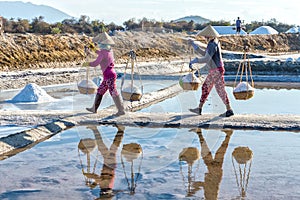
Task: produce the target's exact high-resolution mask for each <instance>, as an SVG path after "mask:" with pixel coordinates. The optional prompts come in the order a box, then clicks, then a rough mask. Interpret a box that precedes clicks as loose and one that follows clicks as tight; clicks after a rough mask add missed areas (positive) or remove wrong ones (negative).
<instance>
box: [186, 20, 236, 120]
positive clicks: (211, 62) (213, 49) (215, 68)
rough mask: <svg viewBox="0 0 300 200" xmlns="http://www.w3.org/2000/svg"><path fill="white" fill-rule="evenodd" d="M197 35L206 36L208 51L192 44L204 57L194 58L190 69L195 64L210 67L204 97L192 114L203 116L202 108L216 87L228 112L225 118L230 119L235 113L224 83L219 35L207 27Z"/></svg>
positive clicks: (203, 86) (204, 87) (202, 96)
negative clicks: (204, 64) (203, 64)
mask: <svg viewBox="0 0 300 200" xmlns="http://www.w3.org/2000/svg"><path fill="white" fill-rule="evenodd" d="M197 35H200V36H204V37H205V38H206V39H207V42H208V44H207V47H206V50H205V51H204V50H202V49H201V48H200V47H199V46H198V45H197V44H195V43H194V42H192V43H191V45H192V46H193V48H194V49H195V50H196V51H198V52H199V53H200V54H202V55H203V57H201V58H198V57H196V58H194V59H193V60H191V61H190V64H189V66H190V68H191V69H193V64H194V63H206V64H207V66H208V67H209V73H208V75H207V77H206V79H205V81H204V83H203V85H202V95H201V99H200V103H199V106H198V107H197V108H194V109H190V111H191V112H194V113H197V114H199V115H201V114H202V107H203V105H204V103H205V101H206V100H207V97H208V95H209V93H210V91H211V89H212V87H213V86H215V88H216V90H217V93H218V95H219V96H220V98H221V99H222V101H223V103H224V104H225V105H226V110H227V111H226V112H225V113H224V116H225V117H230V116H232V115H233V111H232V109H231V106H230V102H229V99H228V95H227V93H226V91H225V82H224V73H225V68H224V63H223V59H222V54H221V45H220V42H219V40H218V39H217V38H218V37H219V33H218V32H217V31H216V30H215V29H214V28H213V27H212V26H211V25H209V26H207V27H205V28H204V29H203V30H202V31H200V32H199V33H198V34H197Z"/></svg>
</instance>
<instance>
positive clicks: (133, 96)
mask: <svg viewBox="0 0 300 200" xmlns="http://www.w3.org/2000/svg"><path fill="white" fill-rule="evenodd" d="M129 62H130V63H131V94H130V96H129V97H125V95H124V94H125V93H124V92H122V91H123V86H124V83H125V77H126V71H127V68H128V66H129ZM134 67H136V68H137V70H138V75H139V80H140V85H141V95H138V94H134V93H132V91H133V86H134V85H133V83H134V81H133V80H134V78H133V75H134ZM121 92H122V97H123V99H124V100H130V101H131V102H132V101H139V100H140V99H141V98H142V96H143V94H144V86H143V83H142V78H141V76H140V71H139V69H138V67H137V64H136V54H135V52H134V51H133V50H130V52H129V58H128V60H127V63H126V67H125V71H124V75H123V77H122V81H121Z"/></svg>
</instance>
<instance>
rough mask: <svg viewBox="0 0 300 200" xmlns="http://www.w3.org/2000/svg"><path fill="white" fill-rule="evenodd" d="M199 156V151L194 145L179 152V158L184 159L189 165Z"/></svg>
mask: <svg viewBox="0 0 300 200" xmlns="http://www.w3.org/2000/svg"><path fill="white" fill-rule="evenodd" d="M199 158H200V152H199V150H198V149H197V148H196V147H187V148H184V149H183V150H182V151H181V152H180V154H179V160H183V161H186V162H187V163H188V164H190V165H192V164H193V163H194V162H195V161H196V160H198V159H199Z"/></svg>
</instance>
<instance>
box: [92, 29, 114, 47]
mask: <svg viewBox="0 0 300 200" xmlns="http://www.w3.org/2000/svg"><path fill="white" fill-rule="evenodd" d="M93 42H99V43H101V44H110V45H112V44H115V42H114V41H113V39H112V38H111V37H110V36H109V35H108V34H107V33H106V32H104V33H100V34H99V35H97V36H96V37H94V38H93Z"/></svg>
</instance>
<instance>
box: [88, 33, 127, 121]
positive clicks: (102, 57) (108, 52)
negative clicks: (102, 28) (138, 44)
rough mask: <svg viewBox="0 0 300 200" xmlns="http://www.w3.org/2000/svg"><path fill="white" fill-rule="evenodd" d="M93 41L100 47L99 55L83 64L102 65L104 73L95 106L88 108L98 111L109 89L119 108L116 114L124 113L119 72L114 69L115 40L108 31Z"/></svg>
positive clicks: (94, 111) (97, 51)
mask: <svg viewBox="0 0 300 200" xmlns="http://www.w3.org/2000/svg"><path fill="white" fill-rule="evenodd" d="M93 42H94V43H96V44H97V45H98V47H99V48H100V49H99V50H96V53H97V55H98V56H97V58H96V60H94V61H93V62H85V63H83V66H91V67H96V66H97V65H100V67H101V71H102V73H103V80H102V82H101V84H100V85H99V87H98V90H97V94H96V97H95V101H94V104H93V106H92V107H91V108H87V110H88V111H90V112H92V113H97V109H98V108H99V106H100V103H101V100H102V97H103V95H104V94H105V93H106V91H107V90H109V93H110V95H111V96H112V98H113V100H114V103H115V104H116V107H117V109H118V112H117V113H116V115H117V116H118V115H124V114H125V112H124V106H123V102H122V100H121V98H120V95H119V93H118V91H117V84H116V80H117V73H116V71H115V69H114V65H115V64H114V55H113V51H112V49H111V45H114V44H115V42H114V41H113V39H112V38H111V37H110V36H109V35H108V34H107V33H106V32H104V33H101V34H99V35H97V36H96V37H94V38H93Z"/></svg>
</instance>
